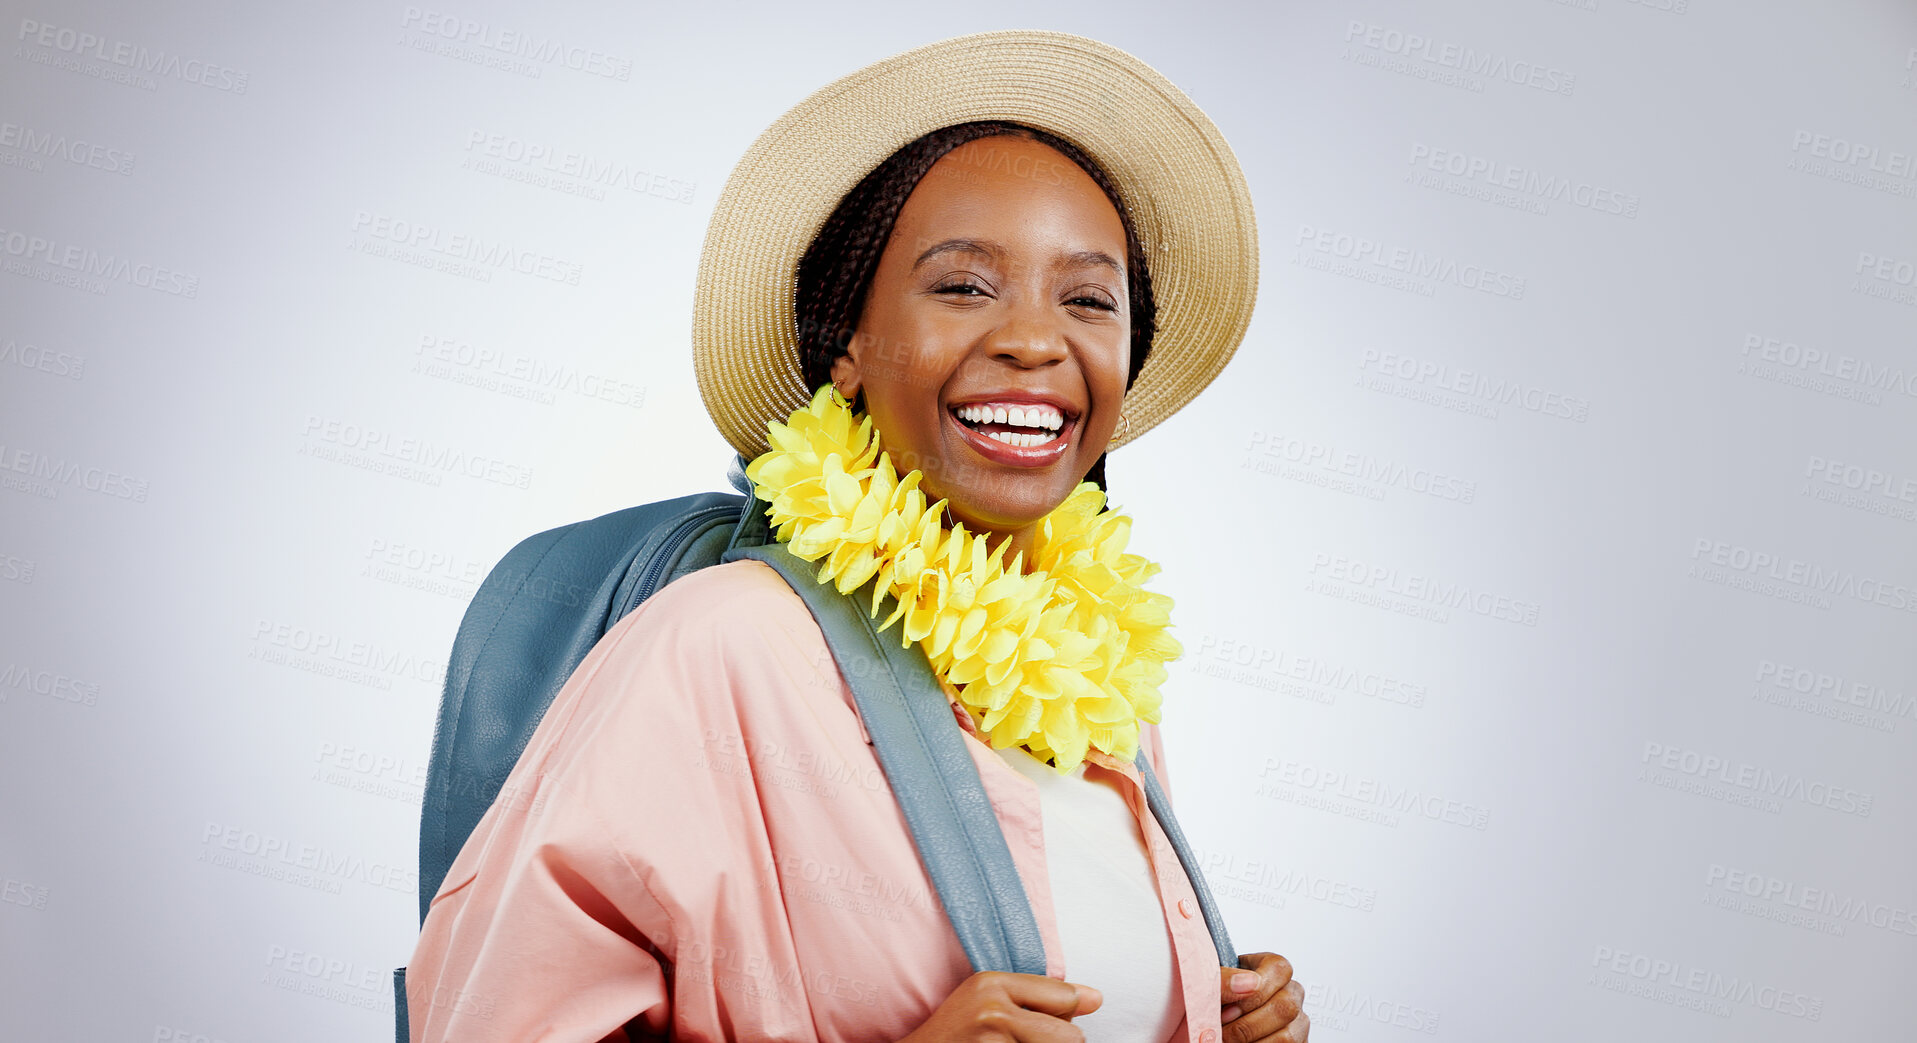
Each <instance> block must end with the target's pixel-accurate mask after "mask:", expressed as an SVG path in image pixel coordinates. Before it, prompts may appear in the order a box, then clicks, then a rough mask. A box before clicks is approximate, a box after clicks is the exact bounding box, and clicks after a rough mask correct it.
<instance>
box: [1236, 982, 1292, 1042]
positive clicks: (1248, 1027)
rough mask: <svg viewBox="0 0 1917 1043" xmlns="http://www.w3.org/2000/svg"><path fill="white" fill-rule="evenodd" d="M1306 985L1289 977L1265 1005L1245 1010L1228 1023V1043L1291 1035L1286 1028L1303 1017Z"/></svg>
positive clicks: (1283, 1037) (1282, 1037)
mask: <svg viewBox="0 0 1917 1043" xmlns="http://www.w3.org/2000/svg"><path fill="white" fill-rule="evenodd" d="M1304 1002H1305V989H1304V986H1302V985H1300V984H1298V983H1297V982H1295V981H1288V982H1286V983H1285V987H1284V988H1282V989H1280V990H1278V992H1277V993H1276V994H1275V995H1273V996H1272V998H1271V1000H1270V1001H1269V1002H1267V1003H1265V1004H1264V1005H1263V1006H1260V1007H1257V1008H1255V1009H1252V1010H1248V1011H1246V1012H1245V1013H1244V1014H1243V1015H1242V1016H1241V1017H1239V1018H1238V1019H1237V1020H1235V1021H1227V1023H1226V1024H1225V1043H1252V1041H1253V1040H1270V1039H1274V1038H1275V1039H1288V1038H1289V1037H1287V1036H1285V1035H1284V1034H1283V1033H1284V1031H1285V1030H1286V1029H1287V1028H1288V1027H1289V1026H1290V1025H1291V1024H1293V1023H1294V1021H1295V1019H1297V1018H1300V1017H1303V1014H1302V1013H1301V1012H1300V1008H1301V1007H1303V1005H1304Z"/></svg>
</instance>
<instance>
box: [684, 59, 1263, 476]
mask: <svg viewBox="0 0 1917 1043" xmlns="http://www.w3.org/2000/svg"><path fill="white" fill-rule="evenodd" d="M973 120H1007V121H1010V122H1013V123H1023V124H1026V125H1028V126H1033V127H1038V128H1040V129H1042V130H1047V131H1050V132H1051V133H1053V134H1056V135H1058V136H1059V137H1061V138H1064V139H1066V140H1067V141H1070V142H1072V143H1073V144H1075V145H1077V146H1079V147H1080V148H1081V149H1083V150H1084V151H1085V152H1086V153H1087V154H1088V155H1090V156H1091V157H1092V158H1093V159H1095V160H1097V161H1098V163H1099V164H1100V165H1101V166H1103V167H1104V168H1105V170H1106V171H1107V172H1108V173H1110V174H1111V176H1112V179H1113V181H1114V182H1116V184H1117V186H1118V192H1119V195H1120V197H1121V198H1123V199H1124V201H1125V205H1126V207H1127V209H1128V210H1129V211H1130V216H1131V222H1132V227H1133V229H1134V231H1135V232H1136V234H1137V235H1138V239H1139V243H1140V245H1141V246H1142V247H1143V248H1144V252H1145V257H1146V264H1147V266H1148V267H1149V269H1150V271H1151V279H1152V294H1153V297H1154V299H1155V301H1156V303H1157V307H1158V329H1157V332H1156V334H1155V335H1154V336H1153V338H1152V350H1151V355H1150V357H1149V358H1148V359H1147V360H1146V362H1145V368H1144V370H1143V371H1142V372H1141V373H1140V374H1139V376H1138V380H1137V382H1136V383H1134V384H1133V385H1132V388H1131V390H1130V391H1129V392H1128V393H1127V394H1126V396H1125V410H1124V411H1125V418H1126V423H1125V424H1124V425H1123V426H1122V427H1121V429H1120V431H1119V434H1120V435H1121V438H1120V443H1119V444H1123V442H1126V441H1130V440H1131V439H1133V438H1136V437H1138V436H1139V435H1141V434H1144V433H1145V432H1146V431H1149V430H1150V429H1151V428H1152V427H1153V426H1154V425H1156V424H1157V423H1159V422H1160V421H1162V420H1164V419H1165V418H1166V417H1168V416H1170V415H1172V414H1173V413H1175V412H1177V411H1178V410H1179V409H1180V408H1181V407H1183V406H1184V404H1185V403H1187V402H1189V401H1191V400H1192V398H1193V397H1194V396H1196V395H1197V394H1198V392H1200V391H1201V390H1203V389H1204V387H1205V385H1206V384H1209V383H1210V382H1211V380H1212V378H1213V377H1215V376H1217V375H1218V371H1219V370H1221V369H1223V368H1224V366H1225V363H1226V362H1228V361H1230V359H1231V356H1232V352H1234V351H1236V350H1237V348H1238V342H1239V341H1240V340H1242V339H1243V338H1244V335H1245V327H1246V325H1247V324H1248V323H1249V322H1250V321H1251V307H1252V301H1253V299H1254V298H1255V297H1256V296H1257V291H1258V237H1257V229H1256V227H1255V226H1254V224H1253V220H1252V208H1251V194H1250V192H1249V191H1248V190H1247V189H1246V187H1245V175H1244V172H1243V171H1242V170H1240V169H1239V167H1238V159H1237V157H1236V156H1234V155H1232V151H1231V147H1230V146H1229V145H1227V144H1225V139H1224V137H1223V136H1221V135H1220V134H1219V133H1218V128H1217V127H1216V126H1214V125H1213V124H1212V122H1211V120H1210V119H1209V118H1207V117H1206V116H1205V114H1204V113H1203V112H1200V111H1199V110H1198V106H1196V105H1194V104H1192V101H1191V99H1190V98H1187V97H1186V96H1185V94H1184V92H1183V91H1180V90H1179V89H1178V88H1177V87H1175V86H1173V85H1172V83H1171V81H1170V80H1167V79H1165V77H1164V76H1162V75H1160V74H1159V73H1158V72H1157V70H1155V69H1153V68H1152V67H1151V66H1149V65H1146V64H1145V63H1144V62H1141V61H1139V60H1138V59H1137V58H1134V57H1132V56H1131V55H1130V54H1127V53H1125V52H1124V51H1121V50H1119V49H1118V48H1116V47H1112V46H1109V45H1107V44H1102V43H1099V42H1098V41H1096V40H1090V39H1087V38H1085V37H1083V36H1073V35H1071V34H1069V33H1055V32H1038V31H1026V30H1014V31H1007V32H992V33H979V34H977V35H974V36H961V37H957V38H955V39H951V40H943V41H940V42H938V43H934V44H928V45H926V46H924V47H920V48H917V49H915V50H910V51H906V52H905V53H903V54H899V55H895V56H893V57H891V58H887V59H885V60H884V61H881V62H878V63H877V64H874V65H870V66H867V67H866V68H864V69H861V70H859V71H858V72H855V73H853V74H852V75H850V76H847V77H845V78H844V79H841V80H838V81H836V82H834V83H830V84H827V85H826V86H824V87H822V88H820V89H819V90H818V91H816V92H815V93H813V95H812V96H811V97H809V98H807V99H805V100H804V101H802V102H800V103H799V104H798V105H796V106H794V107H793V109H792V111H790V112H788V113H786V114H785V115H784V116H782V117H780V118H779V121H778V122H776V123H774V124H773V125H772V126H771V127H769V128H767V129H766V131H765V133H763V134H761V135H759V139H758V140H757V141H755V142H753V144H752V147H751V148H750V149H748V150H747V151H746V154H745V156H744V158H742V159H740V160H739V165H738V166H737V167H736V168H734V170H733V171H732V177H731V178H730V179H729V180H728V181H727V182H726V187H725V191H724V192H722V193H721V194H720V196H719V201H718V203H717V205H716V206H715V208H714V210H713V214H712V224H711V226H710V227H709V228H708V229H707V231H706V242H705V249H704V252H703V254H702V255H701V257H700V259H699V282H698V289H697V295H696V299H695V300H694V303H693V317H692V352H693V365H694V368H695V369H696V370H697V372H698V376H699V394H700V395H701V397H703V398H704V399H705V404H706V410H707V412H709V413H711V414H712V419H713V422H714V423H715V424H717V425H718V427H719V431H720V433H721V434H723V435H724V436H725V438H726V441H728V442H730V443H732V446H733V448H735V449H737V450H738V451H739V452H740V453H741V454H742V455H744V456H745V457H746V458H747V459H751V458H753V457H755V456H758V455H759V454H761V453H763V452H765V449H766V424H767V423H768V422H769V421H773V420H780V421H783V420H784V419H785V418H786V417H787V416H789V415H790V414H791V413H792V411H793V410H795V409H798V408H799V407H800V406H803V405H805V403H806V402H807V400H809V399H810V398H811V392H812V390H813V389H811V388H808V387H806V386H805V382H804V380H803V379H802V378H801V376H800V371H799V354H798V338H797V334H796V331H795V321H794V318H793V294H794V287H795V285H796V281H797V280H796V277H795V274H794V273H795V270H796V268H797V267H798V263H799V258H800V257H801V256H802V255H803V254H804V253H805V251H806V249H807V247H809V246H810V245H811V244H812V239H813V237H814V236H815V235H817V234H818V231H819V229H820V228H821V227H823V226H824V224H825V220H826V218H827V217H828V216H830V215H831V213H832V211H833V209H834V208H836V207H837V206H838V204H839V200H840V199H841V198H843V197H844V195H845V194H846V193H847V192H849V191H851V190H852V188H853V187H854V186H856V185H857V184H858V183H859V182H860V181H861V180H862V179H863V178H864V177H865V176H866V175H867V174H869V173H871V172H872V170H873V169H874V168H876V167H877V166H878V165H879V164H880V163H882V162H884V161H885V159H886V157H888V156H890V155H891V154H892V153H893V152H896V151H897V150H898V149H899V148H900V147H901V146H904V145H905V144H907V143H909V142H911V141H913V140H915V139H917V138H918V137H920V136H922V135H924V134H926V133H929V132H931V131H934V130H937V129H939V128H941V127H947V126H951V125H952V124H955V123H969V122H971V121H973Z"/></svg>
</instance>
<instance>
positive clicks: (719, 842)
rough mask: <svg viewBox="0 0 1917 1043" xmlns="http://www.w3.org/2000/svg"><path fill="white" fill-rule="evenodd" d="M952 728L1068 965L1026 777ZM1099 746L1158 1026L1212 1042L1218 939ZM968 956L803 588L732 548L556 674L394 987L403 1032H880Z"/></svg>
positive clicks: (936, 994) (924, 1002)
mask: <svg viewBox="0 0 1917 1043" xmlns="http://www.w3.org/2000/svg"><path fill="white" fill-rule="evenodd" d="M888 633H892V632H888ZM954 716H955V717H956V718H957V719H958V721H959V722H960V724H961V725H962V726H963V727H964V728H965V730H966V732H967V734H968V735H970V734H971V731H972V730H971V721H970V719H969V718H968V717H967V716H966V715H965V713H964V712H963V711H962V710H959V709H957V708H956V707H954ZM1146 738H1147V748H1148V749H1149V750H1150V752H1151V756H1152V759H1153V762H1154V766H1156V765H1157V764H1159V763H1161V759H1160V758H1161V753H1160V747H1159V745H1158V737H1157V732H1156V730H1155V729H1153V728H1150V727H1149V726H1147V729H1146ZM967 746H968V747H969V748H970V750H971V753H972V758H973V760H974V761H975V762H976V763H977V765H978V771H979V776H980V778H981V779H982V781H983V782H984V786H985V790H986V793H987V794H988V796H989V797H990V798H991V801H992V805H993V808H994V809H995V810H996V811H997V812H998V817H999V821H1000V823H1001V825H1002V826H1003V827H1004V830H1005V839H1006V842H1007V843H1008V845H1009V846H1010V847H1011V851H1012V857H1013V861H1014V862H1015V864H1016V865H1017V867H1018V871H1019V875H1020V877H1021V878H1022V879H1023V881H1024V884H1025V891H1026V894H1027V895H1028V896H1029V898H1030V899H1031V903H1032V911H1033V913H1034V914H1035V916H1036V918H1037V920H1038V925H1039V930H1040V933H1041V934H1042V936H1043V939H1044V942H1045V950H1046V953H1047V954H1048V961H1047V973H1049V974H1050V975H1052V976H1053V977H1057V978H1065V979H1067V980H1070V974H1071V968H1069V967H1066V966H1064V965H1063V962H1062V959H1061V957H1060V955H1059V954H1060V951H1061V950H1060V945H1059V938H1058V927H1057V924H1056V921H1055V917H1054V912H1053V903H1052V896H1051V889H1050V886H1049V878H1048V876H1047V874H1046V868H1045V845H1044V839H1043V836H1042V834H1041V832H1040V827H1041V822H1042V818H1041V811H1040V807H1039V799H1038V794H1037V790H1036V789H1035V787H1034V786H1033V785H1032V783H1031V782H1030V781H1028V780H1027V779H1025V778H1024V777H1023V776H1020V775H1019V774H1018V773H1017V772H1016V771H1014V770H1013V769H1012V768H1011V767H1010V766H1009V765H1007V764H1006V763H1005V762H1004V761H1002V760H1001V759H1000V758H999V756H998V755H996V754H994V753H993V752H992V751H991V750H989V749H988V748H987V747H986V746H985V745H984V744H983V743H982V742H980V741H979V740H978V739H977V738H976V737H973V738H971V739H970V740H969V741H968V742H967ZM1093 757H1094V760H1093V762H1092V763H1093V764H1094V765H1095V766H1093V767H1090V768H1088V769H1087V771H1088V772H1099V771H1110V772H1116V773H1117V774H1118V775H1120V776H1123V777H1124V778H1125V779H1126V780H1128V782H1127V783H1125V784H1122V785H1121V788H1122V789H1123V791H1124V794H1125V799H1126V801H1127V803H1128V804H1130V805H1131V807H1132V810H1133V813H1134V814H1135V815H1136V816H1137V817H1138V821H1139V823H1140V825H1141V827H1142V829H1143V832H1144V835H1145V836H1146V837H1148V838H1149V843H1148V845H1147V846H1148V848H1149V852H1150V855H1151V860H1152V864H1153V866H1154V869H1155V872H1156V873H1157V876H1158V885H1159V893H1160V897H1161V900H1162V904H1163V905H1164V909H1165V919H1166V923H1167V924H1168V925H1169V927H1170V934H1171V939H1172V946H1173V953H1174V956H1175V961H1176V966H1177V973H1178V978H1179V980H1178V982H1177V983H1176V987H1177V991H1178V993H1179V994H1180V995H1182V996H1183V998H1184V1002H1185V1007H1186V1011H1187V1016H1186V1018H1185V1021H1184V1022H1183V1023H1182V1024H1181V1025H1180V1026H1179V1028H1178V1031H1177V1032H1175V1033H1174V1034H1173V1039H1175V1040H1184V1041H1186V1043H1216V1040H1217V1038H1218V1029H1219V1007H1220V1004H1219V999H1218V988H1219V971H1218V962H1217V959H1218V957H1217V952H1216V950H1214V949H1213V948H1212V943H1211V937H1210V935H1209V933H1207V931H1206V928H1205V923H1204V919H1203V917H1202V916H1201V915H1200V914H1199V912H1198V903H1197V898H1196V896H1195V895H1194V894H1193V893H1192V888H1191V884H1190V882H1189V881H1188V880H1187V879H1186V876H1185V873H1184V871H1183V869H1182V868H1181V867H1180V865H1179V863H1178V859H1177V856H1176V855H1175V854H1174V853H1173V851H1172V848H1171V844H1170V842H1169V841H1167V840H1166V838H1165V835H1164V832H1163V831H1162V830H1161V829H1160V828H1159V826H1158V823H1157V821H1156V820H1155V819H1154V818H1153V817H1152V815H1151V813H1150V811H1149V810H1148V809H1147V808H1146V805H1145V797H1144V791H1143V790H1142V788H1141V787H1140V784H1139V780H1138V776H1137V772H1136V770H1135V769H1134V768H1133V767H1132V766H1131V765H1129V764H1125V763H1122V762H1119V761H1117V760H1115V759H1112V758H1109V757H1105V756H1103V755H1101V754H1097V753H1094V754H1093ZM970 974H971V968H970V966H969V965H968V964H967V962H966V959H965V953H964V951H963V950H962V949H961V948H960V947H959V943H958V938H957V936H956V935H954V934H953V932H952V929H951V927H950V925H949V924H948V923H947V921H946V919H945V913H944V910H943V909H942V907H941V906H940V904H939V900H938V895H937V892H936V891H935V890H934V889H933V887H932V884H931V881H930V880H929V879H928V877H927V876H926V873H925V870H924V868H923V866H922V864H921V863H920V861H919V857H918V851H917V848H916V847H915V846H914V845H913V843H912V836H911V833H910V832H909V831H908V829H907V827H906V824H905V819H904V817H903V815H902V814H901V813H900V811H899V808H898V805H897V803H896V802H895V801H894V800H893V799H892V795H891V790H890V788H889V787H888V786H887V784H886V781H885V776H884V773H883V772H882V771H881V769H880V767H879V764H878V761H877V759H876V758H875V756H874V754H873V750H872V747H871V745H870V743H869V740H868V739H866V738H865V734H864V728H863V726H862V725H861V724H860V722H859V717H858V713H857V711H856V710H855V708H854V705H853V703H852V696H851V693H850V691H849V690H848V689H847V688H846V686H845V684H844V682H843V680H842V679H841V676H840V674H839V671H838V668H837V667H836V666H835V665H834V663H833V661H832V656H831V653H830V651H829V650H828V649H827V647H826V645H825V639H824V637H823V635H822V634H821V633H820V632H819V628H818V626H817V625H816V624H815V623H814V622H813V621H812V616H811V613H810V612H808V611H807V609H806V607H805V604H804V602H802V601H801V600H800V599H799V597H798V595H797V594H795V593H793V592H792V590H791V589H790V588H789V587H787V586H786V584H785V581H784V580H782V579H780V578H779V575H778V574H777V573H775V572H773V571H772V570H771V569H770V568H768V567H767V566H765V565H763V564H761V563H759V562H756V561H740V562H734V563H732V564H728V565H721V566H716V567H714V568H709V569H706V570H704V571H701V572H698V573H695V574H693V575H691V576H688V577H686V578H685V579H682V580H680V581H678V582H676V583H674V584H672V585H671V586H669V587H667V588H665V589H664V590H662V591H660V592H659V593H658V594H657V595H655V596H654V597H652V598H651V599H650V600H649V601H647V602H646V604H645V605H643V606H642V607H641V608H640V609H639V611H637V612H634V613H633V614H632V615H630V616H628V617H627V618H626V619H624V620H623V621H621V622H620V623H619V624H618V625H617V626H615V627H613V629H612V630H611V631H609V632H608V633H607V634H606V636H605V638H604V639H602V640H601V641H600V642H599V644H598V645H597V646H596V647H595V648H593V650H592V652H591V654H590V655H588V656H587V657H586V660H585V662H584V663H582V664H581V665H580V667H579V669H578V670H577V671H576V672H575V673H574V674H573V676H572V678H571V679H570V680H568V681H567V682H566V685H565V687H564V688H563V689H562V690H561V691H560V692H559V694H558V696H557V697H556V698H555V699H554V700H553V704H552V708H551V709H550V710H549V711H548V712H547V714H546V717H545V720H544V721H543V722H542V723H541V724H540V726H539V729H538V731H537V732H536V733H535V734H534V735H533V738H532V742H531V744H530V745H529V746H528V747H527V749H526V752H525V754H524V755H523V756H522V757H521V758H520V760H519V764H518V766H517V767H516V768H515V769H514V770H513V773H512V776H511V778H510V779H509V780H508V782H507V783H506V786H505V788H504V790H502V792H501V795H500V797H499V799H498V800H497V801H495V803H494V805H493V807H492V809H491V810H490V811H488V812H487V813H486V816H485V818H484V819H482V820H481V821H480V823H479V826H478V828H477V829H476V830H474V832H473V835H472V837H471V839H469V840H468V841H467V842H466V846H465V847H464V848H463V849H462V850H461V851H460V854H459V857H458V859H456V860H455V861H454V862H453V865H452V868H451V870H450V871H449V872H448V874H447V876H446V881H445V883H444V884H443V885H442V886H441V887H440V889H439V893H438V894H437V895H436V896H435V897H434V898H433V901H432V907H431V910H430V912H429V914H428V915H427V918H426V923H425V926H424V929H423V931H422V934H421V937H420V940H419V946H418V949H417V950H416V951H415V952H414V954H413V959H412V962H411V965H410V967H409V969H408V970H407V976H406V988H407V1000H408V1009H409V1014H410V1018H411V1023H412V1038H413V1039H414V1040H415V1041H416V1043H417V1041H422V1040H459V1041H461V1043H468V1041H476V1040H511V1041H514V1043H522V1041H529V1040H569V1041H571V1040H577V1041H594V1040H603V1039H608V1038H610V1039H624V1038H625V1037H624V1035H623V1033H622V1032H621V1029H622V1027H623V1026H625V1025H626V1024H628V1023H629V1022H630V1023H632V1027H633V1030H634V1034H635V1035H640V1034H650V1035H658V1036H663V1035H667V1034H669V1035H671V1036H672V1037H673V1038H675V1039H680V1040H697V1041H720V1040H753V1041H759V1040H803V1041H810V1040H819V1041H828V1043H838V1041H847V1043H850V1041H859V1043H891V1041H894V1040H897V1039H899V1038H901V1037H903V1036H904V1035H906V1034H907V1033H909V1032H911V1031H912V1030H913V1029H914V1028H916V1027H918V1026H919V1025H920V1024H921V1023H923V1022H924V1021H925V1019H926V1018H927V1017H929V1016H930V1015H931V1013H932V1011H933V1010H934V1009H935V1008H936V1007H937V1006H938V1005H939V1004H940V1003H941V1002H942V1001H943V1000H944V999H945V997H946V996H947V995H949V994H950V993H951V991H952V989H953V988H955V987H956V986H957V985H958V984H959V983H960V982H961V981H963V980H964V979H965V978H966V977H967V976H969V975H970ZM1083 984H1087V985H1091V986H1093V987H1096V986H1097V985H1098V983H1097V982H1084V983H1083Z"/></svg>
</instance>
